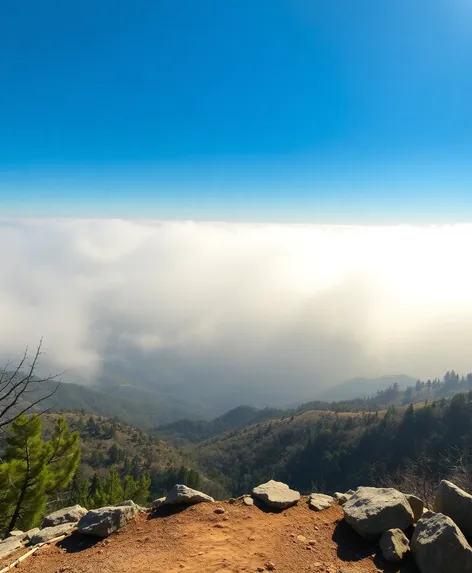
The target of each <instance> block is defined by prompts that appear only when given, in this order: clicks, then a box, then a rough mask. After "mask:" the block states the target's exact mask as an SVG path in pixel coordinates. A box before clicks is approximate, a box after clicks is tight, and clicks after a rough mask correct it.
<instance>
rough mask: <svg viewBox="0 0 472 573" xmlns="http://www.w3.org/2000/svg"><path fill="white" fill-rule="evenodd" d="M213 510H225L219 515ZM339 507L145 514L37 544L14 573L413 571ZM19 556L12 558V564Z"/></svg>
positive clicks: (235, 507)
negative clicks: (392, 559)
mask: <svg viewBox="0 0 472 573" xmlns="http://www.w3.org/2000/svg"><path fill="white" fill-rule="evenodd" d="M216 507H221V508H224V513H223V514H215V512H214V510H215V508H216ZM341 518H342V511H341V509H340V508H339V507H338V506H335V507H332V508H330V509H328V510H325V511H322V512H319V513H316V512H313V511H311V510H310V509H308V507H307V505H306V499H302V500H301V501H300V503H299V505H298V506H296V507H292V508H290V509H288V510H285V511H283V512H281V513H269V512H266V511H264V510H263V509H262V508H259V507H257V506H250V507H248V506H245V505H244V504H243V503H242V502H241V501H238V502H237V503H235V504H230V503H229V502H222V503H217V504H208V503H202V504H199V505H196V506H192V507H188V508H186V509H182V510H180V511H177V512H174V513H170V514H169V513H168V510H166V509H161V510H160V513H158V514H157V515H156V516H148V515H146V514H141V515H140V516H138V517H137V519H136V521H134V522H131V523H129V524H128V525H127V526H125V527H124V528H123V529H122V530H121V531H119V532H117V533H116V534H113V535H111V536H110V537H109V538H108V539H105V540H96V539H91V538H88V537H86V536H80V535H77V534H75V535H72V536H71V537H69V538H67V539H65V540H64V541H61V542H59V543H58V544H56V545H53V546H46V547H44V548H42V549H40V550H39V551H38V552H37V553H36V554H35V555H34V556H31V557H30V558H28V559H27V560H25V562H24V563H22V564H21V565H20V566H19V567H18V568H16V569H14V571H20V572H25V573H26V572H28V573H131V572H132V573H203V572H205V573H229V572H234V573H236V572H238V573H240V572H246V573H250V572H256V571H258V570H259V571H270V570H274V571H276V572H280V573H292V572H293V573H295V572H297V573H300V572H302V571H314V572H320V573H338V572H340V571H343V570H344V569H345V570H346V573H355V572H359V573H370V572H379V571H382V572H386V573H387V572H388V573H394V572H400V571H401V572H402V573H413V572H416V569H415V568H414V566H413V565H412V564H411V563H407V564H405V565H403V566H402V567H399V566H392V565H391V564H390V565H389V564H387V563H386V562H385V561H383V559H382V558H381V556H379V555H378V546H377V545H376V544H375V543H374V544H371V543H368V542H365V541H363V540H362V539H361V538H359V537H358V536H357V535H356V534H355V533H353V532H352V531H351V529H350V528H349V527H348V526H346V525H345V524H344V522H342V521H341ZM14 557H16V556H10V558H9V559H8V562H12V561H13V558H14Z"/></svg>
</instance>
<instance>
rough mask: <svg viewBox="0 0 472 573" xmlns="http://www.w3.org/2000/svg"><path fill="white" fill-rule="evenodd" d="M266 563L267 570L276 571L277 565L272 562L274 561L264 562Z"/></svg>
mask: <svg viewBox="0 0 472 573" xmlns="http://www.w3.org/2000/svg"><path fill="white" fill-rule="evenodd" d="M264 565H265V568H266V569H267V571H274V569H275V565H274V564H273V563H272V561H267V563H264Z"/></svg>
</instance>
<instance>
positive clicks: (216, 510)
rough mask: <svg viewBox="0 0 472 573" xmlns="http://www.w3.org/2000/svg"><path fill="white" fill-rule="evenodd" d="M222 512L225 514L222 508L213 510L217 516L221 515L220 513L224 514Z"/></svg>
mask: <svg viewBox="0 0 472 573" xmlns="http://www.w3.org/2000/svg"><path fill="white" fill-rule="evenodd" d="M224 512H225V510H224V509H223V508H222V507H217V508H216V509H215V510H214V513H218V514H222V513H224Z"/></svg>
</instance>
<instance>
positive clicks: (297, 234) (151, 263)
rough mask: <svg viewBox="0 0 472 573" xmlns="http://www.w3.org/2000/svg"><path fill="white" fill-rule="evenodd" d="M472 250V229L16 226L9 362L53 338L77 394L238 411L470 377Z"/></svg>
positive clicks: (46, 360)
mask: <svg viewBox="0 0 472 573" xmlns="http://www.w3.org/2000/svg"><path fill="white" fill-rule="evenodd" d="M471 240H472V225H446V226H430V227H426V226H424V227H415V226H406V225H402V226H391V227H362V226H329V225H319V226H317V225H303V226H301V225H277V224H272V225H270V224H259V225H255V224H228V223H198V222H189V221H187V222H180V223H179V222H167V223H166V222H161V223H151V222H147V223H144V222H136V221H134V222H132V221H126V220H118V219H117V220H98V219H97V220H79V219H77V220H72V219H71V220H67V221H66V220H63V221H60V220H36V221H33V220H29V221H27V220H21V221H18V220H17V221H13V220H11V221H5V220H3V221H1V222H0V241H1V242H2V244H8V246H9V248H8V249H7V250H6V251H5V253H4V256H3V261H2V267H1V269H0V301H1V302H0V319H1V321H2V324H3V325H7V327H6V328H5V327H4V328H3V329H2V333H1V335H0V336H1V348H2V352H1V355H2V358H4V359H6V358H12V359H14V358H15V357H16V356H19V355H20V354H21V351H22V349H23V348H24V346H25V345H26V344H28V345H30V346H34V345H35V344H36V343H37V341H38V340H39V338H40V337H43V338H44V350H45V351H46V355H45V356H44V357H43V364H44V366H45V367H46V366H47V367H48V368H49V369H53V370H55V371H56V370H57V371H62V370H63V369H66V370H67V373H66V375H65V376H64V380H66V381H67V380H69V381H79V382H81V383H94V382H95V381H97V380H102V379H104V378H109V377H113V378H115V379H116V380H117V381H118V382H120V381H132V382H136V383H138V384H141V385H144V386H146V385H147V386H154V387H157V388H163V389H169V388H170V389H172V388H174V389H178V391H179V392H183V394H182V397H183V396H184V395H185V393H187V394H188V396H189V397H190V396H191V397H195V396H200V397H201V398H202V399H206V397H207V396H210V395H211V394H212V393H214V394H215V396H223V397H226V398H227V399H228V403H232V404H234V405H236V404H237V403H241V402H247V401H248V400H249V401H250V400H253V401H256V402H261V401H262V402H266V403H277V404H281V403H289V402H295V401H296V400H297V399H299V398H305V399H306V398H308V397H309V396H310V395H311V396H314V395H315V394H316V391H317V390H319V389H321V388H322V387H324V386H328V385H330V384H335V383H339V382H342V381H344V380H346V379H349V378H354V377H357V376H365V377H375V376H381V375H389V374H409V375H412V376H415V377H421V378H424V379H426V378H432V377H435V376H441V375H442V374H443V373H444V372H445V371H446V370H450V369H455V370H456V371H459V372H464V373H465V372H468V371H470V370H472V365H471V361H470V357H469V353H468V347H469V344H470V343H472V289H471V288H470V285H471V280H472V276H471V271H470V270H469V269H468V267H467V266H466V265H465V264H464V262H465V261H467V256H468V245H469V244H470V241H471ZM291 396H292V397H293V399H292V400H290V397H291ZM244 397H247V399H246V400H244Z"/></svg>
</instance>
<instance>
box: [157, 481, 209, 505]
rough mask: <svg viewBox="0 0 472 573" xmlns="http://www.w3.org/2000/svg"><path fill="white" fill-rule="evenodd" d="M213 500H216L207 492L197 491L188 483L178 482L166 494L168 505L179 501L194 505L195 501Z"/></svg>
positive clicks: (165, 501)
mask: <svg viewBox="0 0 472 573" xmlns="http://www.w3.org/2000/svg"><path fill="white" fill-rule="evenodd" d="M213 501H215V500H214V499H213V498H212V497H210V496H209V495H207V494H206V493H202V492H201V491H197V490H196V489H192V488H190V487H187V486H186V485H182V484H177V485H174V487H173V488H172V489H171V490H170V491H169V493H168V494H167V495H166V498H165V500H164V503H165V504H166V505H174V504H178V503H183V504H187V505H192V504H194V503H202V502H213Z"/></svg>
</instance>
